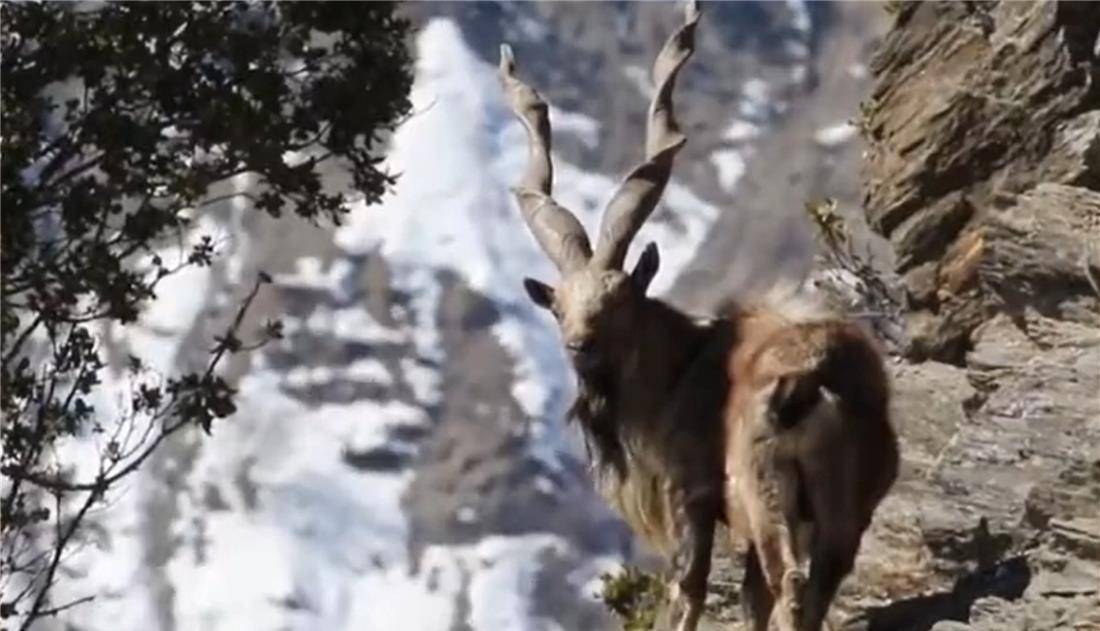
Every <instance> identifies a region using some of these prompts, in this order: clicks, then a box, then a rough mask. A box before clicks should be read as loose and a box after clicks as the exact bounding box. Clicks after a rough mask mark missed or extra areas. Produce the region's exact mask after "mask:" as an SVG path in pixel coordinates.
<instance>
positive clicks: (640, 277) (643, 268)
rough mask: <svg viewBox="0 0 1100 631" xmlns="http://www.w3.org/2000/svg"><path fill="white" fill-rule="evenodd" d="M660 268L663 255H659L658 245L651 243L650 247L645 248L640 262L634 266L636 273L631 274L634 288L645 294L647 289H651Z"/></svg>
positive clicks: (639, 259)
mask: <svg viewBox="0 0 1100 631" xmlns="http://www.w3.org/2000/svg"><path fill="white" fill-rule="evenodd" d="M660 266H661V255H660V254H658V253H657V244H656V243H653V242H650V244H649V245H647V246H645V250H643V251H642V256H641V257H639V258H638V262H637V263H635V264H634V271H633V272H631V273H630V278H631V279H632V280H633V281H634V286H635V287H637V288H638V290H639V291H641V292H642V293H643V294H644V293H645V291H646V289H648V288H649V283H650V281H652V280H653V277H654V276H656V275H657V268H659V267H660Z"/></svg>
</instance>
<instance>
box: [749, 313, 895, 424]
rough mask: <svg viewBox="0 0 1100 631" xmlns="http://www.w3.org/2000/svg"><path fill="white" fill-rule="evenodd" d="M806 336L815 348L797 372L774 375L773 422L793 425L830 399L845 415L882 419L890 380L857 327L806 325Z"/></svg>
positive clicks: (875, 350)
mask: <svg viewBox="0 0 1100 631" xmlns="http://www.w3.org/2000/svg"><path fill="white" fill-rule="evenodd" d="M798 326H799V328H804V329H807V331H806V333H808V335H807V336H806V338H805V339H807V340H811V343H810V345H811V346H813V347H815V348H813V349H812V351H811V352H808V353H806V354H805V358H806V359H807V361H806V363H804V364H803V365H802V366H800V367H799V369H798V370H795V371H792V372H788V373H786V374H783V375H780V376H778V377H777V378H776V381H775V384H774V387H773V389H772V392H771V394H770V398H769V401H768V414H769V419H770V420H771V422H772V423H773V424H774V425H775V426H776V427H777V428H780V429H787V428H791V427H794V426H795V425H797V424H798V423H799V422H800V421H802V419H804V418H806V417H807V416H809V415H810V414H811V413H812V412H813V411H814V410H815V409H816V408H817V407H818V406H819V405H820V404H821V402H822V399H823V398H824V397H828V398H829V399H830V400H832V401H834V402H835V404H836V405H838V406H840V408H841V409H842V410H843V412H844V415H845V416H848V417H851V418H860V419H881V418H886V416H887V414H888V412H887V408H888V406H889V380H888V377H887V376H886V370H885V367H884V365H883V360H882V355H881V353H880V352H879V350H878V348H877V347H876V346H875V344H874V342H873V341H872V340H871V339H870V338H869V337H868V336H867V335H866V334H865V333H864V332H863V331H862V330H861V329H860V328H859V327H858V326H856V325H854V324H849V323H840V322H823V323H807V324H802V325H798Z"/></svg>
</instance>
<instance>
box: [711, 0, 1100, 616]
mask: <svg viewBox="0 0 1100 631" xmlns="http://www.w3.org/2000/svg"><path fill="white" fill-rule="evenodd" d="M891 8H892V10H893V11H894V17H893V20H894V21H893V25H892V27H891V29H890V30H889V32H888V33H887V35H886V36H885V37H884V39H883V41H882V43H881V45H880V46H879V48H878V50H877V52H876V54H875V57H874V61H873V63H872V73H873V75H874V88H873V90H872V92H871V97H870V99H868V100H867V101H866V102H865V103H864V105H863V108H862V109H863V113H864V118H863V120H862V124H861V125H862V131H863V134H864V136H865V140H866V141H867V151H866V153H865V160H864V162H863V167H864V169H863V190H864V198H863V209H864V211H865V213H866V216H867V219H868V221H869V222H870V224H871V225H872V227H873V228H874V229H875V230H876V231H877V232H878V233H880V234H882V235H883V236H885V237H886V238H887V239H889V241H890V244H891V246H892V249H893V252H894V254H895V271H896V272H897V273H898V274H900V275H901V278H902V279H903V282H904V285H905V293H906V297H907V304H908V307H909V313H908V315H907V319H908V320H907V322H906V329H907V332H908V336H909V345H908V347H907V348H906V349H904V352H903V353H902V355H904V357H898V358H895V359H894V360H893V364H892V368H893V377H894V384H895V415H896V416H895V422H896V424H897V427H898V429H899V431H900V434H901V441H902V447H903V457H904V462H903V465H902V474H901V477H900V479H899V481H898V484H897V486H896V487H895V489H894V491H893V493H892V494H891V495H890V496H889V497H888V499H887V500H886V501H885V502H884V503H883V505H882V506H881V508H880V509H879V512H878V514H877V517H876V520H875V523H874V525H873V527H872V528H871V530H870V531H869V532H868V534H867V535H866V536H865V539H864V547H863V551H862V554H861V557H860V559H859V561H858V563H857V567H856V570H855V572H854V573H853V575H852V576H851V577H850V578H849V579H848V580H847V582H846V583H845V585H844V588H843V590H842V593H841V595H840V597H839V599H838V602H837V606H836V607H835V610H834V618H835V620H837V621H841V620H845V622H844V623H843V628H846V629H867V630H917V629H935V630H936V631H949V630H963V629H982V630H990V631H992V630H1001V629H1004V630H1011V629H1019V630H1023V629H1029V630H1035V629H1100V326H1098V325H1100V287H1098V286H1097V282H1096V279H1097V278H1098V276H1100V83H1098V79H1100V39H1098V37H1097V36H1098V30H1100V5H1097V4H1092V3H1055V2H1042V3H1019V2H1002V3H996V2H994V3H927V4H923V3H912V4H910V3H900V4H894V5H892V6H891ZM739 580H740V578H739V568H738V567H737V564H736V562H735V561H732V560H730V559H728V558H726V557H725V556H723V559H722V561H721V563H720V566H719V571H718V576H717V578H716V584H717V587H718V588H717V589H715V590H714V591H715V592H716V593H715V594H714V596H713V605H714V606H713V607H712V612H713V616H714V619H715V621H722V620H736V619H738V616H739V611H738V610H739V607H738V606H737V603H736V599H737V597H736V591H737V590H736V589H735V587H734V586H735V585H737V584H738V583H739ZM718 626H719V625H717V624H715V625H714V628H718Z"/></svg>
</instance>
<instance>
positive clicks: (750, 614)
mask: <svg viewBox="0 0 1100 631" xmlns="http://www.w3.org/2000/svg"><path fill="white" fill-rule="evenodd" d="M744 565H745V577H744V578H743V579H742V580H741V610H742V612H744V616H745V624H746V625H747V626H748V628H751V629H752V631H768V620H770V619H771V617H772V609H773V608H774V607H775V597H774V596H772V592H771V590H770V589H769V588H768V584H767V583H766V582H765V580H764V571H763V570H762V569H760V557H759V556H758V555H757V554H756V549H755V548H754V547H753V546H749V549H748V551H747V552H746V553H745V563H744Z"/></svg>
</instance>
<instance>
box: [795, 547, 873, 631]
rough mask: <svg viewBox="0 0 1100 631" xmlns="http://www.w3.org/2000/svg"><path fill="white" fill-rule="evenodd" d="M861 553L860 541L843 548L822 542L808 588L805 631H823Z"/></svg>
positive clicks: (812, 565) (815, 552)
mask: <svg viewBox="0 0 1100 631" xmlns="http://www.w3.org/2000/svg"><path fill="white" fill-rule="evenodd" d="M858 550H859V539H858V538H856V539H855V543H854V544H853V543H851V542H850V541H848V542H845V543H843V544H839V545H837V544H832V545H830V544H827V543H824V542H822V543H819V544H818V545H816V546H815V547H814V551H813V555H812V558H811V560H810V580H809V582H808V583H807V585H806V599H805V600H806V602H805V607H804V608H803V610H802V612H801V614H802V619H801V621H800V623H801V629H802V630H803V631H819V629H821V625H822V623H823V622H824V621H825V617H826V615H827V614H828V613H829V606H830V605H831V604H832V602H833V598H834V597H836V592H837V589H838V588H839V587H840V583H841V581H843V580H844V577H845V576H847V575H848V573H849V572H851V571H852V566H853V565H854V564H855V558H856V554H857V552H858Z"/></svg>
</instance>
